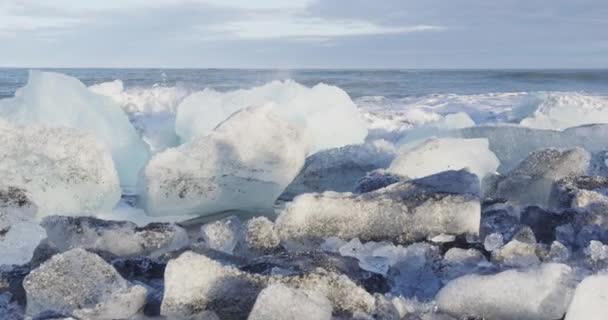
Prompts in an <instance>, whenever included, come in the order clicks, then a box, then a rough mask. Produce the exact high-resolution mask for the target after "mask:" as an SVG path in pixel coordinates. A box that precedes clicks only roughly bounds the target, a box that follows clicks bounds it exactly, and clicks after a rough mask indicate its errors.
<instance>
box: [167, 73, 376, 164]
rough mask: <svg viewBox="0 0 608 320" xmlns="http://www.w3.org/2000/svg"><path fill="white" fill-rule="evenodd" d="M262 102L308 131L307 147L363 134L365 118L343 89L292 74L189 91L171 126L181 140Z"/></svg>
mask: <svg viewBox="0 0 608 320" xmlns="http://www.w3.org/2000/svg"><path fill="white" fill-rule="evenodd" d="M267 104H272V105H274V112H276V113H277V114H279V115H281V116H282V117H283V118H285V119H287V120H288V121H289V122H290V123H291V125H293V126H296V127H298V128H301V129H303V130H304V131H305V132H306V133H307V134H308V135H309V136H310V143H311V149H310V152H311V153H314V152H316V151H319V150H323V149H329V148H336V147H341V146H345V145H349V144H358V143H362V142H363V140H364V139H365V137H366V135H367V127H366V124H365V122H364V121H363V118H362V117H361V115H360V113H359V110H358V109H357V106H356V105H355V103H354V102H353V101H352V100H351V99H350V97H349V96H348V94H347V93H346V92H344V91H343V90H341V89H340V88H338V87H334V86H330V85H325V84H318V85H316V86H314V87H312V88H308V87H305V86H303V85H301V84H299V83H296V82H294V81H291V80H288V81H273V82H270V83H267V84H265V85H263V86H260V87H254V88H251V89H247V90H243V89H241V90H236V91H231V92H226V93H222V92H217V91H215V90H211V89H206V90H204V91H201V92H196V93H193V94H192V95H190V96H188V97H187V98H186V99H184V100H183V101H182V103H181V104H180V105H179V107H178V110H177V118H176V122H175V123H176V126H175V130H176V132H177V134H178V136H179V137H180V138H181V140H182V141H184V142H187V141H192V140H193V139H194V138H196V137H200V136H203V135H206V134H208V133H209V132H211V131H212V130H213V129H214V128H215V127H216V126H217V125H218V124H220V123H221V122H222V121H224V120H225V119H226V118H228V117H229V116H230V115H231V114H233V113H234V112H236V111H238V110H241V109H243V108H245V107H250V106H260V105H267Z"/></svg>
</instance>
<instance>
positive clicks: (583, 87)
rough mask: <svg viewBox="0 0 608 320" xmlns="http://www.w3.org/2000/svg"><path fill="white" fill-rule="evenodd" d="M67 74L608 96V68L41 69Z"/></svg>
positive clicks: (13, 75) (231, 85)
mask: <svg viewBox="0 0 608 320" xmlns="http://www.w3.org/2000/svg"><path fill="white" fill-rule="evenodd" d="M40 70H49V71H54V72H60V73H65V74H68V75H71V76H74V77H76V78H78V79H80V80H81V81H82V82H83V83H85V84H86V85H93V84H98V83H103V82H108V81H112V80H116V79H120V80H122V81H123V83H124V85H125V88H127V89H128V88H135V87H138V88H145V87H151V86H154V85H156V86H165V87H183V88H187V89H190V90H200V89H203V88H213V89H216V90H219V91H225V90H234V89H239V88H247V87H253V86H259V85H262V84H264V83H266V82H269V81H272V80H283V79H293V80H295V81H297V82H300V83H302V84H304V85H307V86H312V85H315V84H317V83H320V82H323V83H326V84H331V85H335V86H338V87H340V88H342V89H343V90H345V91H346V92H347V93H348V94H349V95H350V96H351V97H352V98H355V99H357V98H361V97H370V96H373V97H380V96H381V97H384V98H387V99H402V98H408V97H409V98H411V97H421V96H425V95H433V94H457V95H473V94H488V93H513V92H542V91H561V92H566V91H567V92H583V93H590V94H608V70H262V69H260V70H257V69H256V70H243V69H40ZM27 77H28V69H2V68H0V98H6V97H10V96H12V95H13V94H14V93H15V90H16V89H17V88H19V87H22V86H23V85H25V83H26V82H27Z"/></svg>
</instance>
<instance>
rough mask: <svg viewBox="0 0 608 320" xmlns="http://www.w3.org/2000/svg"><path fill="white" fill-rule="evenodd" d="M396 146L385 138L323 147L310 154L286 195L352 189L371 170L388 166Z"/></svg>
mask: <svg viewBox="0 0 608 320" xmlns="http://www.w3.org/2000/svg"><path fill="white" fill-rule="evenodd" d="M395 152H396V150H395V147H394V146H393V145H392V144H390V143H388V142H386V141H382V140H378V141H374V142H368V143H365V144H359V145H349V146H344V147H340V148H334V149H328V150H323V151H319V152H317V153H315V154H313V155H311V156H309V157H308V158H306V162H305V163H304V167H303V168H302V170H301V171H300V173H299V174H298V175H297V176H296V177H295V179H294V180H293V181H292V182H291V184H289V186H288V187H287V189H286V190H285V192H284V193H283V195H281V198H282V199H292V198H293V197H295V196H296V195H299V194H303V193H310V192H323V191H337V192H349V191H352V190H353V186H354V185H355V184H356V183H357V181H358V180H359V179H361V178H363V177H364V176H365V175H366V174H367V173H368V172H370V171H373V170H376V169H384V168H386V167H388V166H389V165H390V163H391V161H392V160H393V158H394V157H395Z"/></svg>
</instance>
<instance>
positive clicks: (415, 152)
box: [388, 138, 500, 179]
mask: <svg viewBox="0 0 608 320" xmlns="http://www.w3.org/2000/svg"><path fill="white" fill-rule="evenodd" d="M499 164H500V163H499V161H498V159H497V158H496V156H495V155H494V153H492V151H490V150H489V149H488V140H486V139H452V138H446V139H430V140H427V141H426V142H424V143H423V144H421V145H419V146H417V147H414V148H412V149H409V150H405V151H403V152H401V153H400V154H399V155H398V156H397V157H396V158H395V160H393V162H392V163H391V165H390V167H389V168H388V171H389V172H392V173H396V174H400V175H403V176H406V177H410V178H420V177H425V176H428V175H431V174H435V173H439V172H443V171H448V170H460V169H465V168H467V169H469V170H470V171H471V172H472V173H474V174H476V175H477V176H478V177H479V178H480V179H481V178H483V177H484V176H485V175H487V174H489V173H494V172H496V168H498V165H499Z"/></svg>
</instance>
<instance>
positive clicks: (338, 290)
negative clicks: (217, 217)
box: [161, 251, 374, 319]
mask: <svg viewBox="0 0 608 320" xmlns="http://www.w3.org/2000/svg"><path fill="white" fill-rule="evenodd" d="M278 284H280V285H284V286H287V287H289V288H292V289H295V290H304V291H313V292H317V293H318V294H321V295H324V296H325V297H327V299H328V300H329V302H330V303H331V307H332V308H333V310H335V311H336V312H337V313H342V314H353V313H357V312H370V311H371V310H372V309H373V307H374V298H373V296H372V295H371V294H369V293H368V292H367V291H365V290H364V289H363V288H362V287H360V286H358V285H357V284H355V283H354V282H353V281H352V280H350V279H349V278H348V277H347V276H344V275H341V274H337V273H334V272H330V271H325V270H324V269H321V268H316V269H315V270H313V271H311V272H310V273H305V274H297V275H293V276H281V275H272V276H266V275H260V274H254V273H248V272H245V271H241V270H239V269H237V268H235V267H232V266H225V265H222V264H221V263H219V262H217V261H214V260H212V259H210V258H208V257H206V256H203V255H200V254H196V253H194V252H192V251H186V252H184V253H182V254H181V255H180V256H179V257H178V258H176V259H173V260H170V261H169V263H168V264H167V268H166V269H165V291H164V297H163V301H162V305H161V315H163V316H165V317H168V318H171V319H176V318H177V319H183V318H188V317H192V316H193V315H196V314H198V313H199V312H201V311H212V312H214V313H216V314H217V315H218V316H219V318H220V319H243V318H245V317H246V316H247V315H248V314H249V313H250V311H251V310H252V308H253V307H254V305H255V303H256V298H257V297H258V295H259V294H260V292H261V291H262V290H263V289H264V288H267V287H271V286H272V285H278Z"/></svg>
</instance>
